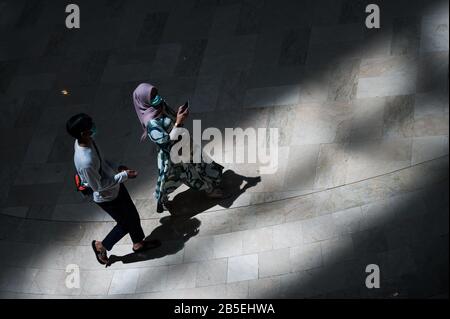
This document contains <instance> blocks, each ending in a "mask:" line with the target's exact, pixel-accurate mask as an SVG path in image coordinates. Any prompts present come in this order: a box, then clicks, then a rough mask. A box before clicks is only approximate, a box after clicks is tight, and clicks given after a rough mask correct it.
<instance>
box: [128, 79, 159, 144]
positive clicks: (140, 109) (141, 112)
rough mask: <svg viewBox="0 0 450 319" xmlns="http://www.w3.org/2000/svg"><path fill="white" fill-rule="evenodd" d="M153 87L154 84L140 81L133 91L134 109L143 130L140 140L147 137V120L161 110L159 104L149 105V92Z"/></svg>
mask: <svg viewBox="0 0 450 319" xmlns="http://www.w3.org/2000/svg"><path fill="white" fill-rule="evenodd" d="M153 88H154V86H153V85H151V84H148V83H141V84H139V85H138V87H137V88H136V89H135V90H134V92H133V103H134V109H135V110H136V114H137V116H138V118H139V121H140V122H141V125H142V128H143V130H144V132H143V134H142V136H141V141H143V140H145V138H146V137H147V123H148V121H150V120H152V119H154V118H157V117H158V116H159V115H160V114H161V113H162V112H163V108H162V107H161V106H159V107H153V106H151V105H150V92H151V91H152V89H153Z"/></svg>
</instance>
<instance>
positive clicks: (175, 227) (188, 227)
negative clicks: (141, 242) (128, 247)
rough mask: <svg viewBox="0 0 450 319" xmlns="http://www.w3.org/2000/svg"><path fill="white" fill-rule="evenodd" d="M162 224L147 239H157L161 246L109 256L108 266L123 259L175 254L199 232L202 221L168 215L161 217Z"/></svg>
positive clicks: (139, 259) (129, 259) (127, 261)
mask: <svg viewBox="0 0 450 319" xmlns="http://www.w3.org/2000/svg"><path fill="white" fill-rule="evenodd" d="M160 222H161V225H160V226H158V227H157V228H155V229H154V230H153V231H152V232H151V234H150V235H148V236H147V237H146V238H145V240H146V241H150V240H153V239H157V240H159V241H161V246H159V247H157V248H154V249H150V250H147V251H145V252H139V253H130V254H128V255H123V256H117V255H111V256H109V264H108V266H111V265H113V264H114V263H116V262H118V261H121V262H122V263H124V264H130V263H135V262H140V261H146V260H151V259H156V258H162V257H164V256H167V255H174V254H176V253H177V252H179V251H180V250H181V249H183V247H184V245H185V243H186V242H187V241H188V240H189V239H190V238H191V237H193V236H195V235H197V234H198V232H199V227H200V224H201V223H200V221H199V220H198V219H197V218H190V217H186V218H180V217H171V216H167V217H164V218H161V220H160Z"/></svg>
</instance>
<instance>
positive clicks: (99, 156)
mask: <svg viewBox="0 0 450 319" xmlns="http://www.w3.org/2000/svg"><path fill="white" fill-rule="evenodd" d="M92 144H93V145H94V148H95V151H96V152H97V156H98V158H99V160H100V170H99V174H100V175H102V157H101V155H100V152H99V150H98V148H97V144H95V141H94V140H92Z"/></svg>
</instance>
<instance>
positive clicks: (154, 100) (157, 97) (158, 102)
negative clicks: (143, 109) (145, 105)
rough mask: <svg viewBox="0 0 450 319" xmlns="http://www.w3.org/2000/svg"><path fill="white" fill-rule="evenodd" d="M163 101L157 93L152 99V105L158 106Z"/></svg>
mask: <svg viewBox="0 0 450 319" xmlns="http://www.w3.org/2000/svg"><path fill="white" fill-rule="evenodd" d="M162 101H163V98H162V97H161V95H159V94H158V95H156V96H155V97H154V98H153V99H151V100H150V104H151V106H158V105H159V104H161V102H162Z"/></svg>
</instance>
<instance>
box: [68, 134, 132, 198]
mask: <svg viewBox="0 0 450 319" xmlns="http://www.w3.org/2000/svg"><path fill="white" fill-rule="evenodd" d="M74 148H75V154H74V162H75V167H76V170H77V172H78V175H80V177H81V181H82V182H83V183H86V184H87V185H88V186H89V187H90V188H92V190H93V191H94V194H93V199H94V202H96V203H101V202H109V201H112V200H114V199H115V198H116V197H117V195H118V194H119V188H120V183H123V182H125V181H126V180H127V179H128V175H127V173H126V172H125V171H123V172H120V173H117V170H115V169H114V167H113V165H112V164H111V163H110V162H108V161H107V160H105V159H104V157H103V156H102V155H100V156H101V159H102V163H101V172H100V158H99V157H98V155H97V151H96V150H95V147H94V146H93V145H92V146H91V147H83V146H80V145H79V144H78V141H77V140H75V147H74ZM97 148H98V145H97Z"/></svg>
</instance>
